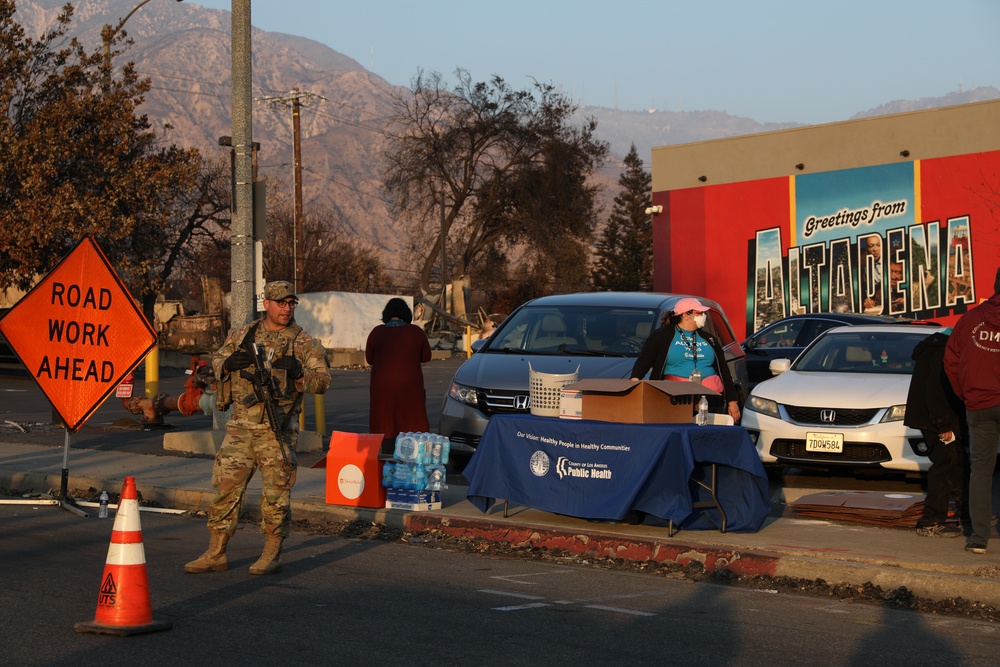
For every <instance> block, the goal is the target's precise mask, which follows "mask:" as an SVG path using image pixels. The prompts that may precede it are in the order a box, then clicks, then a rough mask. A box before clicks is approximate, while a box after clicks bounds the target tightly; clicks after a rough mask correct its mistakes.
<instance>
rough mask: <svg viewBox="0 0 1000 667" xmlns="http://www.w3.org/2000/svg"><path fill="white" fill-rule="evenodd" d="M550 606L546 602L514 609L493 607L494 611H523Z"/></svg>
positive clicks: (516, 606) (521, 605) (520, 605)
mask: <svg viewBox="0 0 1000 667" xmlns="http://www.w3.org/2000/svg"><path fill="white" fill-rule="evenodd" d="M548 606H549V605H547V604H545V603H544V602H535V603H533V604H519V605H514V606H513V607H493V611H521V610H522V609H537V608H538V607H548Z"/></svg>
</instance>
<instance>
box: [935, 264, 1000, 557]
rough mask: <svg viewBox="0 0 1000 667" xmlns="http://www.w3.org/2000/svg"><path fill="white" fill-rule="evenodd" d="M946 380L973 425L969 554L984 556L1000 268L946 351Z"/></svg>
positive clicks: (999, 379) (996, 433)
mask: <svg viewBox="0 0 1000 667" xmlns="http://www.w3.org/2000/svg"><path fill="white" fill-rule="evenodd" d="M944 370H945V373H946V374H947V375H948V381H949V382H951V386H952V388H953V389H954V390H955V393H956V394H957V395H958V397H959V398H961V399H962V402H963V403H965V408H966V413H965V414H966V421H967V422H968V425H969V440H970V442H969V466H970V474H969V514H970V515H971V517H972V534H971V535H969V537H968V540H967V542H966V544H965V549H966V551H971V552H972V553H977V554H984V553H986V546H987V544H988V543H989V539H990V533H991V532H992V531H991V528H992V526H991V519H992V516H993V508H992V500H993V470H994V468H995V467H996V461H997V443H998V442H1000V270H998V271H997V274H996V279H995V280H994V283H993V296H991V297H990V298H989V299H987V300H986V301H984V302H983V303H981V304H979V305H978V306H975V307H974V308H971V309H970V310H969V312H967V313H966V314H965V315H962V317H961V318H959V320H958V323H957V324H956V325H955V329H954V331H952V334H951V336H950V337H949V338H948V345H947V346H946V347H945V352H944Z"/></svg>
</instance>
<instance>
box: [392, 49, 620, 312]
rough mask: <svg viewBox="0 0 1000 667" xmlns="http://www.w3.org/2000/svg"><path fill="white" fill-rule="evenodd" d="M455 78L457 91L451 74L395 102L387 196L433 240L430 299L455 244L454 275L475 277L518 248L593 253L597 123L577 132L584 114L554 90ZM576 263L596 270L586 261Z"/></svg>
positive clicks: (462, 74)
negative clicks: (488, 259)
mask: <svg viewBox="0 0 1000 667" xmlns="http://www.w3.org/2000/svg"><path fill="white" fill-rule="evenodd" d="M455 75H456V77H457V78H458V84H457V85H456V86H455V88H454V89H452V90H448V89H447V88H446V87H445V82H444V80H443V79H442V77H441V75H440V74H437V73H435V74H431V75H429V76H425V75H424V74H423V73H421V74H419V75H418V76H417V78H416V79H415V80H414V82H413V85H412V90H411V91H410V93H408V94H400V95H398V96H397V97H396V99H395V106H396V115H395V116H394V117H393V119H392V121H393V123H392V127H393V131H394V134H392V135H391V136H390V137H389V138H388V147H387V150H386V153H385V160H386V165H385V187H386V190H387V192H388V193H389V195H390V197H391V198H392V200H393V201H394V203H395V205H396V207H397V208H398V209H399V211H400V212H401V213H403V214H404V215H405V216H406V217H408V218H409V219H410V220H411V221H413V224H414V225H415V233H416V235H417V236H418V238H421V239H434V241H433V243H430V242H428V244H427V247H426V249H425V254H424V256H423V266H422V268H421V273H420V288H421V291H422V292H423V293H424V294H425V295H430V294H431V293H432V292H431V281H432V278H433V276H434V272H435V270H436V269H437V270H440V257H441V251H442V250H441V249H442V245H443V244H445V243H447V246H448V247H449V248H453V250H452V251H451V252H450V253H449V256H450V258H451V267H450V269H451V271H450V273H451V274H453V275H461V274H469V273H470V272H472V268H473V266H474V265H475V264H476V262H478V261H480V260H481V259H482V258H483V257H484V256H485V253H486V251H487V250H489V251H491V253H492V254H491V256H492V257H493V258H494V260H496V261H504V262H506V261H507V254H506V252H505V251H507V250H510V249H511V248H514V247H517V246H518V245H528V246H530V247H532V248H535V249H537V250H539V251H540V252H542V253H548V252H550V251H553V252H554V251H559V252H560V253H562V254H563V255H565V253H566V252H567V250H568V249H574V248H575V249H578V250H582V251H583V252H584V253H585V252H586V248H587V247H588V246H589V240H590V238H591V235H592V233H593V229H594V224H595V219H596V214H595V210H596V194H597V188H596V186H593V185H591V184H590V183H589V182H588V180H587V178H588V176H589V175H590V174H591V173H592V171H593V170H594V169H595V168H596V167H598V166H600V165H601V163H602V162H603V160H604V158H605V156H606V155H607V151H608V147H607V144H606V143H605V142H602V141H599V140H597V139H596V138H595V137H594V130H595V129H596V126H597V123H596V121H595V120H593V119H589V120H588V121H587V122H586V123H585V124H584V125H583V126H582V127H571V126H570V125H569V122H570V119H571V117H572V115H573V113H574V112H575V111H576V109H577V107H576V105H575V104H573V103H572V102H570V101H569V100H567V99H566V98H564V97H563V96H562V95H560V94H559V93H557V92H556V91H555V89H554V88H553V87H552V86H551V85H548V84H542V83H538V82H535V84H534V85H533V86H532V88H531V89H529V90H514V89H513V88H511V87H510V85H508V84H507V83H506V82H505V81H504V80H503V79H502V78H500V77H497V76H494V77H493V78H491V79H490V81H489V82H484V83H473V82H472V80H471V77H470V76H469V74H468V73H467V72H466V71H464V70H461V69H459V70H457V71H456V72H455ZM581 241H583V242H584V243H581ZM538 259H539V262H540V263H539V266H545V265H546V264H547V263H548V264H551V261H546V260H545V258H542V257H539V258H538ZM548 260H551V257H549V258H548ZM575 262H576V263H577V264H586V259H585V254H584V255H578V256H576V257H575ZM438 277H439V279H440V280H441V281H442V282H448V281H450V279H451V277H452V276H451V275H442V274H440V273H439V275H438Z"/></svg>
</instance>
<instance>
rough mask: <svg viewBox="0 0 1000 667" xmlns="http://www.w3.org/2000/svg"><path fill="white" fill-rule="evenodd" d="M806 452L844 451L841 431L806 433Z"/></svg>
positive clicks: (840, 452) (839, 452) (838, 452)
mask: <svg viewBox="0 0 1000 667" xmlns="http://www.w3.org/2000/svg"><path fill="white" fill-rule="evenodd" d="M806 451H807V452H826V453H829V454H843V453H844V434H843V433H806Z"/></svg>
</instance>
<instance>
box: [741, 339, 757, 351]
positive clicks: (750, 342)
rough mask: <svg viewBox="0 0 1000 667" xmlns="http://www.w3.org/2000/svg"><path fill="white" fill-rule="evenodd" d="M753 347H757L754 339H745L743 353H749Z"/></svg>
mask: <svg viewBox="0 0 1000 667" xmlns="http://www.w3.org/2000/svg"><path fill="white" fill-rule="evenodd" d="M755 347H757V341H756V340H755V339H753V338H747V339H746V340H745V341H743V350H744V351H745V352H750V351H751V350H753V349H754V348H755Z"/></svg>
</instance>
